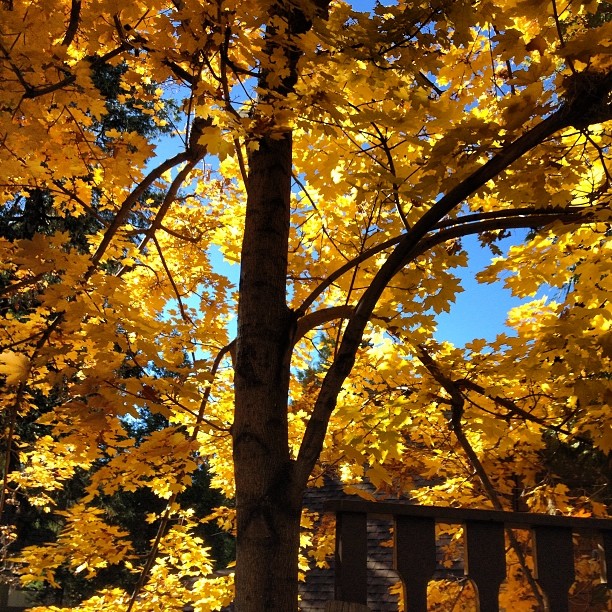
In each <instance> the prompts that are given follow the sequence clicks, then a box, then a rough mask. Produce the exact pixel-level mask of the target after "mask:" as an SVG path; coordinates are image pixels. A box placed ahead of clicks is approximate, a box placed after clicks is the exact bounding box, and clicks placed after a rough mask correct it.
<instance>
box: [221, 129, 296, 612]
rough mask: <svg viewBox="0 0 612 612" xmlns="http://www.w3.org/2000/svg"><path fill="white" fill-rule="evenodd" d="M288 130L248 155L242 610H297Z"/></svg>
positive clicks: (239, 460) (240, 395)
mask: <svg viewBox="0 0 612 612" xmlns="http://www.w3.org/2000/svg"><path fill="white" fill-rule="evenodd" d="M290 195H291V136H290V134H286V135H285V136H284V137H283V138H281V139H278V140H275V139H271V138H264V139H262V140H260V141H259V149H258V150H257V151H255V152H253V153H252V154H251V156H250V159H249V180H248V201H247V213H246V222H245V232H244V240H243V249H242V267H241V272H240V299H239V306H238V337H237V346H236V363H235V371H236V375H235V401H236V411H235V420H234V425H233V431H232V433H233V438H234V469H235V477H236V504H237V551H236V599H235V603H236V609H237V610H238V611H239V612H274V611H277V612H291V611H292V610H297V555H298V545H299V527H300V511H301V507H300V506H301V495H299V494H297V493H295V491H294V487H293V486H292V462H291V461H290V457H289V445H288V425H287V402H288V390H289V363H290V347H291V328H292V317H291V316H290V312H289V309H288V307H287V305H286V302H285V292H286V287H285V279H286V273H287V252H288V240H289V211H290Z"/></svg>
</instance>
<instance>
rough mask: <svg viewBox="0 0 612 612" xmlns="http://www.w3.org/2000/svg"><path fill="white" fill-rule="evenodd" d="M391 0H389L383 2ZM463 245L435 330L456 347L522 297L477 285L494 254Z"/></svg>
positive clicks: (491, 329) (487, 334)
mask: <svg viewBox="0 0 612 612" xmlns="http://www.w3.org/2000/svg"><path fill="white" fill-rule="evenodd" d="M392 3H393V2H392V1H391V0H389V1H387V2H383V4H392ZM374 4H375V2H374V0H356V1H354V2H352V5H353V7H354V8H355V9H356V10H360V11H368V10H371V9H372V7H373V6H374ZM168 146H172V145H171V144H170V143H169V142H168V143H166V142H163V141H162V142H161V143H160V147H159V149H160V150H159V151H158V153H161V154H162V155H163V154H164V153H165V152H166V150H167V148H168ZM523 237H524V232H519V233H515V234H513V236H512V237H510V238H506V239H505V240H503V241H502V242H500V243H497V246H499V247H500V248H501V249H502V250H503V251H504V252H505V251H506V250H507V249H508V248H510V246H511V245H512V244H517V243H519V242H520V241H521V240H522V239H523ZM462 244H463V247H464V248H465V249H466V250H467V252H468V255H469V262H470V263H469V266H468V268H464V269H459V270H457V272H456V273H457V274H458V275H459V276H460V278H461V282H462V286H463V289H464V291H463V292H462V293H460V294H458V295H457V299H456V302H455V303H454V304H453V305H452V306H451V310H450V312H448V313H442V314H441V315H439V316H438V331H437V333H436V334H435V335H436V338H437V339H438V340H440V341H444V340H446V341H449V342H452V343H453V344H454V345H455V346H463V345H465V344H466V343H467V342H470V341H471V340H473V339H474V338H483V339H485V340H491V341H492V340H494V339H495V337H496V335H497V334H499V333H501V332H504V331H507V330H506V328H505V321H506V316H507V313H508V310H509V309H511V308H513V307H514V306H518V305H519V304H520V303H521V300H519V299H518V298H515V297H513V296H512V295H511V293H510V291H508V290H507V289H505V288H504V287H503V283H502V282H497V283H495V284H492V285H483V284H479V283H478V282H477V281H476V278H475V276H476V274H477V273H478V272H479V271H480V270H482V269H483V268H484V267H486V265H487V264H488V263H489V262H490V260H491V258H492V257H493V255H492V253H491V251H490V250H489V249H487V248H483V247H481V246H480V244H479V243H478V239H477V238H476V237H474V236H469V237H467V238H464V239H463V240H462ZM212 262H213V265H214V266H215V268H216V269H217V270H218V272H219V273H221V274H225V275H227V276H228V277H229V279H230V280H231V281H232V282H233V283H234V284H235V285H236V286H237V285H238V278H239V273H240V272H239V266H237V265H230V264H228V263H227V262H225V261H224V260H223V258H222V256H221V255H220V254H219V252H218V251H216V250H213V252H212Z"/></svg>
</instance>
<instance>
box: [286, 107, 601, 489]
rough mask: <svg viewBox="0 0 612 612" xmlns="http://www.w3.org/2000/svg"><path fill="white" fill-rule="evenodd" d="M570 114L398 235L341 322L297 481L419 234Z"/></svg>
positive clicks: (521, 141)
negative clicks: (382, 298)
mask: <svg viewBox="0 0 612 612" xmlns="http://www.w3.org/2000/svg"><path fill="white" fill-rule="evenodd" d="M599 103H601V100H597V104H599ZM594 105H596V102H595V101H593V102H592V103H591V105H590V106H591V107H593V106H594ZM576 115H577V111H576V107H575V105H574V104H572V105H563V106H562V107H561V108H560V109H559V110H557V111H556V112H555V113H553V114H552V115H550V116H549V117H548V118H547V119H545V120H544V121H542V122H541V123H539V124H538V125H536V126H535V127H533V128H531V129H530V130H528V131H527V132H526V133H525V134H523V135H522V136H520V137H519V138H517V139H516V140H515V141H513V142H512V143H510V144H509V145H507V146H505V147H504V148H503V149H502V150H501V151H500V152H499V153H497V154H496V155H495V156H493V157H492V158H491V159H490V160H489V161H488V162H487V163H486V164H484V165H483V166H481V167H479V168H478V169H477V170H475V171H474V172H473V173H472V174H471V175H470V176H468V177H467V178H466V179H465V180H463V181H462V182H461V183H459V184H458V185H457V186H456V187H454V188H453V189H451V190H450V191H449V192H448V193H447V194H446V195H445V196H443V197H442V198H441V199H440V200H439V201H438V202H436V203H435V204H433V205H432V207H431V208H430V209H429V210H428V211H427V212H425V213H424V214H423V216H422V217H421V219H419V221H417V222H416V223H415V225H414V226H413V227H412V229H411V230H410V231H409V232H407V233H406V234H405V235H404V236H403V237H402V239H401V240H400V242H399V243H398V244H397V246H396V247H395V249H394V251H393V252H392V253H391V254H390V255H389V257H388V258H387V260H386V262H385V263H384V264H383V265H382V266H381V268H380V269H379V270H378V272H377V273H376V275H375V276H374V278H373V280H372V282H371V284H370V286H369V287H368V288H367V289H366V291H365V292H364V294H363V295H362V297H361V299H360V300H359V303H358V304H357V307H356V309H355V312H354V314H353V316H352V317H351V319H350V320H349V322H348V324H347V327H346V330H345V332H344V336H343V339H342V343H341V345H340V349H339V351H338V354H337V356H336V359H335V360H334V362H333V363H332V365H331V367H330V368H329V370H328V371H327V374H326V375H325V378H324V379H323V382H322V385H321V389H320V391H319V396H318V398H317V401H316V403H315V406H314V408H313V411H312V415H311V417H310V420H309V422H308V424H307V426H306V431H305V433H304V437H303V439H302V444H301V446H300V451H299V454H298V458H297V460H296V485H297V486H305V484H306V482H307V481H308V476H309V474H310V472H311V471H312V469H313V467H314V465H315V463H316V461H317V458H318V456H319V453H320V451H321V449H322V448H323V442H324V440H325V434H326V432H327V427H328V423H329V419H330V417H331V414H332V412H333V410H334V408H335V406H336V402H337V398H338V394H339V393H340V390H341V388H342V385H343V383H344V381H345V379H346V378H347V376H348V375H349V374H350V372H351V370H352V368H353V365H354V363H355V357H356V353H357V350H358V348H359V345H360V343H361V339H362V337H363V332H364V330H365V327H366V325H367V323H368V321H369V320H370V317H371V315H372V312H373V310H374V308H375V306H376V304H377V303H378V300H379V299H380V296H381V295H382V293H383V291H384V290H385V288H386V287H387V285H388V284H389V282H390V281H391V279H392V278H393V277H394V276H395V274H396V273H397V272H398V271H399V270H401V269H402V267H404V266H405V265H406V263H407V262H409V261H411V260H412V259H413V258H414V256H415V253H416V252H417V251H418V250H419V244H420V242H421V241H422V239H423V238H424V237H425V236H426V235H427V234H428V233H429V232H430V231H431V230H432V229H433V228H435V226H436V224H437V223H439V222H440V221H441V220H442V219H443V218H444V217H445V216H446V215H447V214H448V213H450V212H451V211H452V210H453V209H454V208H456V207H457V206H459V205H460V204H461V202H463V201H464V200H465V199H466V198H467V197H469V196H470V195H471V194H473V193H474V192H475V191H477V190H478V189H479V188H480V187H482V186H483V185H484V184H485V183H486V182H487V181H489V180H492V179H493V178H495V177H496V176H498V175H499V174H501V172H503V171H504V170H505V169H506V168H508V166H510V164H512V163H513V162H514V161H516V160H517V159H519V158H520V157H522V156H523V155H525V154H526V153H527V152H529V151H530V150H531V149H533V148H534V147H536V146H537V145H538V144H540V143H542V142H543V141H544V140H545V139H546V138H549V137H550V136H552V135H553V134H555V133H556V132H557V131H559V130H561V129H563V128H565V127H568V126H569V125H571V124H572V123H573V122H574V120H575V119H577V116H576ZM581 116H582V115H581Z"/></svg>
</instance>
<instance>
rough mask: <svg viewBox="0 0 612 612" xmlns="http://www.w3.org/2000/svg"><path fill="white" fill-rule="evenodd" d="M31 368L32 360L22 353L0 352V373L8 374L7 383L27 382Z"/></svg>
mask: <svg viewBox="0 0 612 612" xmlns="http://www.w3.org/2000/svg"><path fill="white" fill-rule="evenodd" d="M29 369H30V360H29V359H28V358H27V357H26V356H25V355H22V354H21V353H15V352H14V351H4V352H3V353H0V375H4V376H6V384H7V385H18V384H19V383H22V382H25V380H26V379H27V377H28V371H29Z"/></svg>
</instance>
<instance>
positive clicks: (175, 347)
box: [0, 0, 612, 612]
mask: <svg viewBox="0 0 612 612" xmlns="http://www.w3.org/2000/svg"><path fill="white" fill-rule="evenodd" d="M371 4H372V6H369V9H371V10H368V11H366V10H365V9H362V10H363V12H360V11H359V10H357V9H359V8H361V7H362V4H359V3H354V7H352V6H351V3H347V2H342V1H340V0H331V2H330V1H328V0H250V1H248V2H245V1H242V0H172V1H167V2H162V1H160V0H146V1H144V0H133V1H130V2H115V1H114V0H95V1H89V0H61V1H57V2H49V1H47V0H30V1H28V2H26V1H24V0H2V1H1V2H0V322H1V324H0V398H1V399H0V419H1V424H2V435H3V441H2V445H1V448H2V454H3V457H2V466H3V478H4V480H3V490H2V496H1V500H0V501H1V503H0V510H1V511H2V512H3V514H4V515H5V516H6V517H8V518H5V520H3V523H2V530H3V532H2V534H3V538H4V540H3V541H5V542H9V543H10V542H11V541H13V539H14V538H15V537H17V536H16V534H15V529H16V525H17V524H18V522H19V521H18V520H16V519H14V517H19V516H20V512H22V511H23V509H24V508H26V507H27V508H34V509H36V511H37V512H39V515H40V516H41V517H47V519H45V520H49V521H51V520H52V522H53V525H54V528H53V529H52V530H51V531H52V533H51V534H50V535H49V537H48V538H47V539H46V541H44V542H42V543H39V544H38V545H36V546H28V547H25V548H23V547H21V548H20V547H19V546H18V542H19V538H18V539H17V544H15V545H13V548H10V547H9V548H8V550H6V551H5V557H6V558H11V559H13V561H11V563H10V568H11V572H13V573H14V574H15V575H17V574H19V575H20V576H21V582H22V585H23V586H25V587H29V588H31V589H44V588H47V587H48V586H49V585H51V586H52V587H54V586H55V587H58V586H59V581H60V575H61V576H66V575H77V576H79V577H80V578H82V579H83V580H84V581H88V580H95V579H97V578H98V577H99V576H100V575H102V574H103V573H104V572H105V571H106V572H108V571H109V568H113V567H115V568H122V569H123V570H125V572H124V573H125V575H127V576H131V580H127V581H126V582H124V583H122V584H119V583H112V582H111V583H108V584H106V585H102V586H101V587H100V589H99V590H98V591H97V592H96V593H95V594H93V595H91V596H89V595H88V597H87V598H85V600H84V601H83V602H82V603H81V604H80V606H81V607H79V608H78V609H83V610H92V611H94V610H95V611H96V612H97V611H102V610H109V611H115V610H129V609H134V610H142V611H149V610H151V611H153V610H171V609H178V608H177V605H179V604H180V605H183V604H187V603H191V604H192V605H194V606H195V609H196V610H201V611H207V610H217V609H221V607H222V606H225V605H227V604H229V602H230V601H235V605H236V610H237V612H292V611H296V610H297V605H298V604H297V581H298V568H300V571H301V570H303V569H304V568H305V567H306V565H307V563H308V561H309V559H311V557H312V554H315V553H316V554H317V555H319V557H318V560H319V561H321V562H324V553H325V552H329V551H330V550H331V546H332V543H331V542H329V541H327V540H324V539H321V540H320V541H319V540H317V539H316V538H317V537H318V536H317V534H316V533H315V532H313V531H312V530H309V526H310V523H309V519H308V518H307V517H305V518H303V519H302V522H303V528H304V529H303V530H302V532H301V535H300V513H301V506H302V494H303V491H304V489H305V488H306V487H307V486H320V485H321V484H322V482H323V479H324V476H325V475H329V476H333V477H334V478H337V479H341V480H342V481H344V482H345V483H347V487H349V490H350V487H351V485H353V484H355V483H357V482H360V481H361V480H362V479H363V478H364V477H365V478H367V479H368V480H369V481H370V482H371V483H372V484H373V485H374V487H376V488H378V489H379V490H380V491H382V492H386V493H387V494H388V495H391V496H396V495H399V494H404V495H412V496H413V498H414V499H415V500H417V501H419V502H420V503H428V504H432V503H437V504H443V505H463V506H470V507H484V508H487V507H488V508H491V507H495V508H498V509H511V508H512V507H513V506H512V504H513V499H514V498H515V497H516V493H517V491H518V492H519V496H520V498H521V504H523V506H524V509H528V510H530V511H550V510H551V508H552V509H553V511H554V512H558V513H562V514H583V515H590V514H594V515H600V516H601V515H605V512H606V507H605V502H606V498H605V495H600V496H599V497H598V495H597V486H595V485H596V484H597V478H596V477H595V476H594V477H593V481H594V483H595V485H594V486H593V487H592V488H591V489H588V490H587V489H583V490H580V491H579V490H577V488H576V487H572V486H571V483H568V482H564V481H563V479H562V475H560V472H561V471H562V470H561V468H560V467H559V466H558V465H557V466H556V467H555V464H554V462H552V461H551V460H550V457H551V455H552V454H554V453H553V452H552V451H551V448H564V449H566V450H567V452H570V453H571V452H576V453H582V454H586V455H588V457H589V458H590V460H591V464H592V465H593V466H597V465H608V463H607V462H608V458H609V457H610V453H611V452H612V427H611V426H612V422H611V421H612V410H611V408H610V403H611V401H612V389H611V384H610V377H611V371H610V359H611V357H612V331H611V329H610V326H611V321H612V302H611V300H610V295H611V294H610V291H611V290H612V243H611V241H610V217H611V215H610V202H611V180H612V176H611V172H612V169H611V167H610V166H611V160H610V125H611V124H610V123H609V120H610V119H611V118H612V106H611V104H612V103H611V91H612V71H611V69H612V60H611V59H610V52H611V50H612V48H611V46H610V41H612V14H611V12H610V5H609V4H608V3H605V2H597V1H588V2H580V1H571V2H567V1H557V0H530V1H514V0H507V1H506V0H471V1H467V0H429V1H419V0H417V1H414V2H413V1H411V2H407V1H405V0H388V1H385V2H383V3H378V2H376V3H371ZM117 117H121V120H119V119H117ZM606 122H608V123H606ZM513 230H517V233H516V234H513V235H514V236H515V240H514V243H515V246H513V247H512V248H511V249H509V250H507V249H500V248H499V246H498V241H499V239H500V238H501V237H503V236H507V235H509V234H512V232H513ZM467 236H478V238H479V244H480V245H481V248H482V249H488V251H489V252H490V256H491V264H490V266H489V267H488V268H487V269H486V270H485V271H483V272H481V273H480V274H479V276H478V280H479V281H480V282H482V283H499V284H503V285H505V286H506V287H507V288H509V289H511V291H512V293H513V294H514V295H515V296H518V297H520V298H523V302H522V305H521V306H520V307H518V308H516V309H514V310H512V311H511V312H510V313H509V314H508V320H507V328H506V330H505V333H500V335H498V336H497V338H496V339H495V340H494V341H486V340H484V339H474V341H473V342H471V343H468V344H467V345H466V346H465V347H457V346H453V345H452V344H450V343H449V342H446V341H445V340H446V339H445V338H441V337H440V336H439V334H436V316H437V315H438V314H439V313H442V312H445V311H448V310H449V309H450V305H451V304H452V302H453V301H454V298H455V296H456V295H457V293H458V292H460V291H462V288H461V281H460V277H464V278H465V277H466V274H469V273H470V270H468V269H467V266H468V256H467V253H466V251H465V249H464V242H465V241H462V240H463V239H464V238H465V237H467ZM222 260H223V261H222ZM229 263H232V264H239V265H240V268H239V269H240V281H239V283H235V282H232V279H235V278H236V275H237V274H238V272H237V270H238V265H234V266H233V268H232V267H230V266H229V265H228V264H229ZM227 271H229V275H230V278H228V276H227V275H226V274H225V273H226V272H227ZM481 308H482V310H481V311H480V310H479V311H477V312H475V313H474V316H475V317H479V318H484V317H486V316H487V311H486V304H482V305H481ZM457 325H461V321H458V322H457ZM500 331H501V330H500ZM145 415H149V417H150V416H151V415H153V417H155V418H157V417H159V418H158V421H157V423H158V426H156V427H152V428H149V429H147V430H146V432H145V433H144V434H142V435H139V436H136V435H134V434H133V431H134V428H135V424H138V423H139V422H140V420H141V419H143V418H144V416H145ZM572 449H573V450H572ZM607 469H608V470H609V466H608V468H607ZM202 470H205V471H206V472H207V473H209V474H210V475H211V477H212V486H213V487H215V488H217V489H220V490H221V491H222V492H223V494H224V496H225V498H226V499H227V503H225V504H224V505H223V506H221V507H219V508H217V509H216V510H215V511H214V512H213V515H212V516H208V517H205V516H199V515H198V513H197V512H196V511H195V510H194V509H193V508H192V507H191V506H190V505H189V504H188V503H186V501H185V497H184V496H185V494H186V493H187V492H188V491H189V490H190V487H191V486H192V481H193V480H194V479H195V478H196V476H197V474H199V473H200V472H201V471H202ZM555 470H556V471H555ZM593 470H595V471H596V468H595V467H594V468H593ZM77 477H78V479H79V482H81V483H82V486H81V488H80V489H79V492H78V495H76V496H75V495H71V496H69V495H68V493H67V491H68V490H69V489H70V490H71V491H74V487H72V488H70V487H71V486H72V485H71V483H74V482H75V478H77ZM434 477H435V478H434ZM423 483H425V484H423ZM602 490H603V489H602V488H601V487H600V488H599V491H600V493H601V491H602ZM142 491H147V494H150V495H151V498H155V499H158V500H159V499H161V500H163V503H162V504H161V505H159V504H158V505H157V506H156V508H157V510H155V511H151V512H149V513H148V514H147V513H146V512H145V513H144V514H143V515H142V516H143V521H145V517H146V521H148V522H149V523H150V524H151V525H153V526H154V531H153V533H154V534H155V533H156V534H157V535H154V537H152V539H150V540H149V541H148V542H147V548H146V551H143V550H140V549H137V547H136V545H135V544H134V542H133V541H132V536H133V533H132V532H131V531H130V530H129V529H127V528H126V527H125V526H124V525H123V523H122V522H121V521H122V518H121V516H117V515H116V514H115V513H113V512H111V511H110V510H109V508H110V506H109V504H110V501H109V500H111V499H116V496H118V495H120V494H124V493H134V494H136V493H139V492H142ZM139 494H140V493H139ZM608 495H609V492H608ZM67 500H69V501H67ZM608 501H609V499H608ZM166 502H167V503H166ZM11 517H13V518H11ZM203 519H207V520H208V521H209V523H213V524H217V523H218V525H219V528H220V529H224V530H227V531H228V532H233V533H237V540H236V564H235V568H236V573H235V591H234V577H233V574H231V573H230V575H229V576H228V575H227V573H225V574H223V575H221V574H217V573H214V572H212V569H213V566H214V563H215V560H214V559H213V558H212V556H211V554H210V553H209V549H208V546H209V544H208V543H207V542H206V541H203V540H202V539H201V538H200V537H199V536H197V535H195V534H196V531H197V527H198V525H199V524H200V521H201V520H203ZM41 520H42V519H41ZM313 542H316V546H315V547H314V549H315V553H311V552H309V551H312V549H313ZM186 578H189V580H186ZM45 585H47V586H45ZM527 590H528V585H527V586H525V585H523V584H522V583H520V584H519V583H517V586H516V588H515V589H514V591H513V592H511V593H510V594H509V595H508V596H509V597H511V598H514V599H511V602H512V605H513V606H514V608H513V609H516V610H519V609H525V610H530V609H532V608H531V607H528V605H527V604H525V606H527V607H523V608H519V607H518V606H519V604H520V602H521V601H523V598H527V595H526V592H527ZM72 605H73V607H74V609H77V605H79V604H78V602H77V603H75V602H73V603H72ZM529 605H530V604H529ZM46 609H51V608H46ZM442 609H443V608H442Z"/></svg>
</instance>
